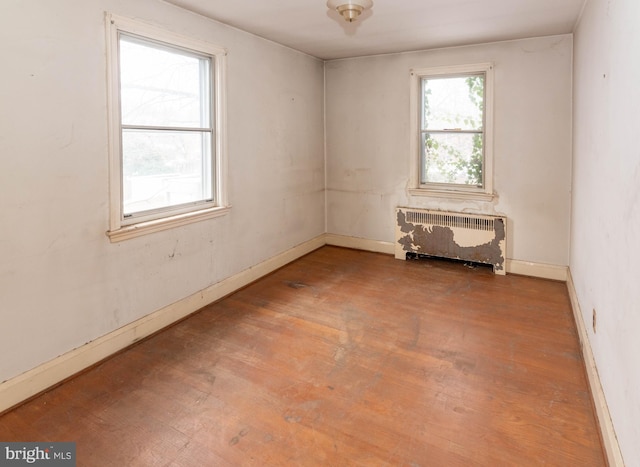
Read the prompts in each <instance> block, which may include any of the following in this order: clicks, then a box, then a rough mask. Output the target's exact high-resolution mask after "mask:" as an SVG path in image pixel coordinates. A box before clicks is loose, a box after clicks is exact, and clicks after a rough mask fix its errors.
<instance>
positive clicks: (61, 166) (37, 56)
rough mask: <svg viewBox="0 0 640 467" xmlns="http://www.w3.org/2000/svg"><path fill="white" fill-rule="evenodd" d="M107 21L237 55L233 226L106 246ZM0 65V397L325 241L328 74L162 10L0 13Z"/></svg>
mask: <svg viewBox="0 0 640 467" xmlns="http://www.w3.org/2000/svg"><path fill="white" fill-rule="evenodd" d="M105 11H110V12H112V13H115V14H118V15H122V16H128V17H135V18H138V19H141V20H144V21H147V22H150V23H152V24H155V25H158V26H161V27H164V28H166V29H168V30H171V31H174V32H177V33H181V34H185V35H189V36H192V37H196V38H198V39H203V40H208V41H210V42H212V43H214V44H216V45H220V46H223V47H226V48H227V49H228V52H229V55H228V137H229V139H228V148H229V172H230V180H229V182H230V184H229V187H230V190H229V198H230V201H231V204H232V205H233V207H232V210H231V212H230V214H228V215H227V216H224V217H221V218H216V219H211V220H207V221H202V222H199V223H196V224H192V225H189V226H185V227H180V228H176V229H173V230H169V231H165V232H161V233H155V234H151V235H148V236H144V237H140V238H136V239H133V240H128V241H125V242H122V243H117V244H111V243H110V242H109V239H108V238H107V236H106V235H105V232H106V231H107V229H108V225H109V224H108V220H109V219H108V212H109V211H108V200H109V196H108V166H107V162H108V155H107V109H106V103H107V97H106V86H107V85H106V56H105V26H104V12H105ZM0 60H2V66H1V72H0V103H1V104H0V222H1V228H0V319H1V324H0V355H1V357H0V382H2V381H4V380H5V379H8V378H11V377H13V376H15V375H18V374H20V373H22V372H24V371H26V370H28V369H31V368H33V367H36V366H37V365H39V364H41V363H43V362H45V361H47V360H50V359H52V358H55V357H56V356H58V355H60V354H63V353H65V352H67V351H69V350H71V349H73V348H76V347H79V346H82V345H83V344H85V343H86V342H89V341H92V340H93V339H96V338H97V337H99V336H102V335H105V334H107V333H109V332H110V331H113V330H115V329H117V328H120V327H122V326H124V325H126V324H128V323H130V322H132V321H134V320H136V319H138V318H140V317H142V316H145V315H147V314H149V313H151V312H153V311H155V310H158V309H160V308H162V307H164V306H166V305H169V304H171V303H173V302H176V301H178V300H180V299H182V298H184V297H187V296H189V295H191V294H194V293H197V292H198V291H200V290H202V289H204V288H206V287H208V286H209V285H211V284H214V283H216V282H219V281H220V280H222V279H224V278H226V277H229V276H231V275H233V274H236V273H238V272H240V271H242V270H244V269H246V268H249V267H251V266H253V265H255V264H257V263H259V262H261V261H263V260H265V259H267V258H270V257H272V256H274V255H276V254H278V253H280V252H282V251H285V250H288V249H290V248H292V247H293V246H295V245H297V244H300V243H302V242H305V241H307V240H309V239H311V238H313V237H315V236H317V235H320V234H322V233H323V232H324V141H323V138H324V135H323V105H324V103H323V92H324V91H323V63H322V62H321V61H319V60H316V59H314V58H311V57H309V56H306V55H303V54H301V53H298V52H295V51H292V50H290V49H287V48H285V47H282V46H279V45H276V44H274V43H271V42H268V41H265V40H262V39H259V38H257V37H255V36H252V35H249V34H246V33H243V32H240V31H238V30H235V29H233V28H230V27H227V26H223V25H221V24H218V23H216V22H213V21H210V20H207V19H205V18H203V17H201V16H198V15H195V14H191V13H188V12H186V11H183V10H181V9H179V8H176V7H174V6H171V5H168V4H166V3H164V2H161V1H155V0H136V1H135V2H132V1H118V0H92V1H81V0H57V1H55V2H53V1H42V0H40V1H38V0H2V2H1V3H0Z"/></svg>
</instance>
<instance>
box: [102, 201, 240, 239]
mask: <svg viewBox="0 0 640 467" xmlns="http://www.w3.org/2000/svg"><path fill="white" fill-rule="evenodd" d="M230 209H231V207H230V206H224V207H215V208H209V209H202V210H200V211H194V212H188V213H185V214H178V215H175V216H170V217H165V218H163V219H155V220H152V221H146V222H140V223H138V224H132V225H127V226H124V227H121V228H119V229H116V230H109V231H108V232H107V236H108V237H109V240H111V243H116V242H121V241H123V240H129V239H131V238H136V237H140V236H142V235H147V234H151V233H154V232H161V231H163V230H168V229H173V228H174V227H180V226H182V225H187V224H192V223H194V222H199V221H203V220H206V219H212V218H214V217H220V216H224V215H225V214H226V213H228V212H229V210H230Z"/></svg>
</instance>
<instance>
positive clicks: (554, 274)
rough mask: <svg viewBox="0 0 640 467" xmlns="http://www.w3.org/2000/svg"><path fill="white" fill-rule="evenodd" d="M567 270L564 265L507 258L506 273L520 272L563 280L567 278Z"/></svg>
mask: <svg viewBox="0 0 640 467" xmlns="http://www.w3.org/2000/svg"><path fill="white" fill-rule="evenodd" d="M567 271H568V268H567V267H566V266H557V265H555V264H544V263H533V262H530V261H520V260H517V259H507V273H508V274H520V275H523V276H530V277H539V278H541V279H552V280H555V281H563V282H565V281H566V280H567Z"/></svg>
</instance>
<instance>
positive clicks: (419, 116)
mask: <svg viewBox="0 0 640 467" xmlns="http://www.w3.org/2000/svg"><path fill="white" fill-rule="evenodd" d="M493 69H494V65H493V63H490V62H485V63H475V64H466V65H454V66H440V67H429V68H413V69H411V70H410V109H411V116H410V122H409V124H410V135H411V144H410V154H411V161H410V167H411V171H410V179H409V189H408V191H409V194H410V195H413V196H431V197H436V198H452V199H474V200H482V201H490V200H492V199H493V198H494V196H495V195H494V193H493V81H494V77H493ZM478 74H484V76H485V83H484V127H483V135H484V143H483V165H482V175H483V186H482V187H478V186H464V185H460V184H447V183H421V167H422V157H423V156H422V154H423V148H422V141H421V137H422V133H423V130H424V129H423V128H422V121H423V112H424V108H423V99H422V80H423V79H425V78H427V79H428V78H430V77H434V78H448V77H451V78H454V77H464V76H470V75H478Z"/></svg>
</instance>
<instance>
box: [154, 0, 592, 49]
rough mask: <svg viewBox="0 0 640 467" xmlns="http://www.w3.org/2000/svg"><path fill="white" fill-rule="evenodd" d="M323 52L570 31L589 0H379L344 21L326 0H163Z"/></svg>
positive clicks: (444, 44)
mask: <svg viewBox="0 0 640 467" xmlns="http://www.w3.org/2000/svg"><path fill="white" fill-rule="evenodd" d="M166 1H168V2H169V3H172V4H174V5H177V6H180V7H183V8H185V9H188V10H191V11H194V12H196V13H199V14H201V15H204V16H207V17H209V18H212V19H214V20H217V21H220V22H222V23H226V24H229V25H231V26H234V27H236V28H238V29H242V30H244V31H248V32H250V33H253V34H256V35H258V36H260V37H264V38H266V39H270V40H272V41H275V42H278V43H280V44H284V45H286V46H288V47H291V48H293V49H296V50H299V51H301V52H304V53H307V54H309V55H313V56H314V57H318V58H321V59H325V60H331V59H338V58H347V57H357V56H363V55H375V54H385V53H393V52H406V51H413V50H424V49H433V48H439V47H450V46H457V45H468V44H479V43H486V42H494V41H504V40H511V39H522V38H526V37H537V36H549V35H555V34H566V33H571V32H573V28H574V25H575V24H576V22H577V20H578V18H579V16H580V13H581V11H582V8H583V5H584V3H585V2H586V0H374V5H373V8H372V9H370V10H367V11H365V12H364V13H363V14H362V15H361V16H360V18H359V19H358V20H357V21H355V22H353V23H347V22H346V21H345V20H344V19H342V17H341V16H340V15H339V14H338V13H337V12H335V11H330V10H329V9H328V8H327V6H326V0H166Z"/></svg>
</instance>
